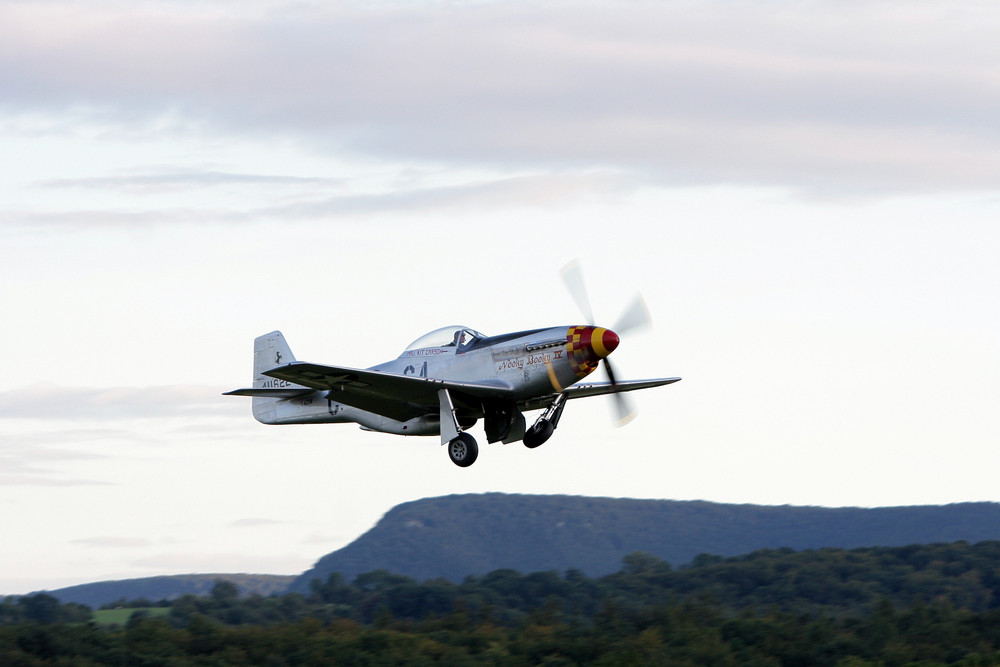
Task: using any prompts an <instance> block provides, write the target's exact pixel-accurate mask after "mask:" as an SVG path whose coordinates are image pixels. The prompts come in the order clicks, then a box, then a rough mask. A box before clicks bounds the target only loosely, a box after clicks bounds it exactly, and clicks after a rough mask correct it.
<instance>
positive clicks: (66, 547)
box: [0, 0, 1000, 594]
mask: <svg viewBox="0 0 1000 667" xmlns="http://www.w3.org/2000/svg"><path fill="white" fill-rule="evenodd" d="M998 29H1000V6H997V5H995V4H992V3H951V2H945V1H943V0H927V1H921V2H903V1H902V0H888V1H885V2H878V1H876V2H868V1H866V2H852V1H850V0H848V1H847V2H835V3H834V2H821V1H806V2H802V1H801V0H764V1H763V2H741V1H735V0H732V1H730V0H666V1H665V2H640V1H632V2H614V3H611V2H601V1H599V0H593V1H579V2H552V3H544V4H539V3H534V2H527V1H522V0H509V1H504V0H498V1H496V2H490V1H485V2H482V1H481V2H381V3H367V2H365V3H362V2H308V1H304V2H294V1H291V0H289V1H287V2H285V1H278V0H275V1H273V2H264V1H257V2H254V1H248V2H243V3H235V4H234V3H228V2H211V1H209V2H184V1H181V0H176V1H172V2H171V1H168V2H153V1H148V0H139V1H136V2H131V1H130V2H124V1H113V0H107V1H90V2H88V1H82V2H71V1H69V0H51V1H49V0H43V1H41V2H19V1H13V2H11V1H0V147H2V148H0V150H2V156H3V159H2V160H0V313H2V315H0V318H2V322H3V333H2V339H0V340H2V342H3V349H4V368H3V371H2V372H0V533H2V535H3V548H2V549H0V593H2V594H19V593H27V592H30V591H35V590H41V589H49V590H51V589H55V588H59V587H62V586H66V585H72V584H78V583H86V582H92V581H101V580H107V579H124V578H133V577H144V576H154V575H161V574H181V573H191V572H202V573H219V572H255V573H270V574H298V573H300V572H302V571H304V570H306V569H308V568H309V567H310V566H311V565H312V564H313V563H314V562H315V561H316V560H317V559H319V558H320V557H321V556H322V555H324V554H326V553H329V552H331V551H334V550H336V549H338V548H340V547H342V546H344V545H346V544H348V543H350V542H351V541H353V540H354V539H355V538H357V537H358V536H359V535H361V534H362V533H364V532H365V531H366V530H367V529H368V528H370V527H371V526H372V525H374V524H375V522H377V521H378V519H379V518H380V517H381V516H382V515H383V514H384V513H385V512H387V511H388V510H389V509H390V508H391V507H393V506H394V505H396V504H398V503H402V502H407V501H412V500H416V499H419V498H424V497H432V496H440V495H447V494H455V493H483V492H506V493H537V494H572V495H585V496H609V497H633V498H657V499H681V500H684V499H703V500H710V501H716V502H726V503H760V504H773V505H783V504H791V505H823V506H834V507H839V506H864V507H874V506H897V505H919V504H943V503H954V502H964V501H1000V491H998V489H1000V486H998V485H997V482H996V472H995V471H996V470H997V469H998V468H1000V448H998V447H997V445H998V443H1000V425H998V419H997V406H998V405H1000V336H998V331H1000V308H998V305H997V303H998V296H1000V295H998V292H1000V290H998V286H1000V262H997V261H996V256H997V251H998V248H1000V228H998V220H1000V131H998V125H997V120H996V119H997V118H998V117H1000V69H998V68H997V65H996V63H997V62H1000V41H998V40H997V39H996V34H997V31H998ZM571 261H579V262H580V265H581V266H582V267H583V270H584V273H585V275H586V278H587V280H588V288H589V292H590V298H591V301H592V304H593V309H594V311H595V314H596V318H597V323H598V324H602V325H604V326H613V325H614V322H615V320H616V318H617V317H618V316H619V314H620V313H621V312H622V310H623V309H624V308H625V306H626V305H627V304H628V302H629V301H630V300H631V299H632V297H633V296H634V294H635V293H637V292H641V293H642V295H643V296H644V298H645V300H646V302H647V304H648V307H649V309H650V311H651V313H652V316H653V320H654V326H653V327H652V328H650V329H648V330H646V331H642V332H635V333H632V334H629V335H626V336H623V340H622V343H621V345H620V347H619V348H618V350H616V351H615V353H614V355H613V360H614V361H615V362H616V371H617V374H618V376H619V377H623V378H635V379H639V378H649V377H671V376H681V377H683V378H684V379H683V381H682V382H679V383H677V384H673V385H669V386H667V387H661V388H657V389H652V390H648V391H644V392H636V393H634V394H632V395H631V396H632V398H633V399H634V403H635V404H636V406H637V408H638V410H639V414H638V417H637V419H636V420H635V421H633V422H632V423H631V424H629V425H628V426H626V427H624V428H621V429H616V428H614V425H613V422H612V408H611V405H610V401H609V400H607V399H606V397H599V398H593V399H588V400H586V401H583V400H581V401H574V402H573V403H571V404H569V406H568V407H567V409H566V411H565V413H564V415H563V419H562V420H561V422H560V426H559V429H558V430H557V431H556V433H555V435H554V436H553V438H552V439H551V440H550V441H549V442H547V443H546V444H545V445H544V446H543V447H540V448H538V449H536V450H528V449H526V448H525V447H523V446H521V445H520V444H511V445H502V444H499V443H497V444H492V445H488V444H486V438H485V435H484V434H483V431H482V426H481V425H478V426H477V427H475V428H474V429H473V430H472V433H473V435H475V436H476V437H477V438H478V439H479V441H480V444H481V451H480V456H479V460H478V461H477V463H476V464H475V465H474V466H472V467H471V468H468V469H459V468H457V467H456V466H454V465H453V464H451V463H450V461H449V460H448V457H447V454H446V452H445V451H444V449H443V448H441V446H440V444H439V441H438V438H436V437H429V438H418V437H408V438H403V437H399V436H392V435H383V434H377V433H369V432H362V431H360V430H359V429H358V428H356V427H355V426H353V425H301V426H282V427H273V426H272V427H268V426H263V425H261V424H258V423H257V422H255V421H254V420H253V419H252V417H251V415H250V404H249V399H246V398H240V397H230V396H222V395H221V394H222V392H224V391H228V390H231V389H236V388H239V387H244V386H248V385H249V383H250V380H251V358H252V346H253V339H254V337H255V336H257V335H260V334H262V333H265V332H268V331H272V330H274V329H280V330H281V331H282V332H283V333H284V335H285V337H286V339H287V340H288V342H289V344H290V345H291V348H292V350H293V351H294V353H295V355H296V356H297V357H298V358H299V359H301V360H306V361H313V362H317V363H326V364H336V365H344V366H354V367H367V366H372V365H375V364H377V363H380V362H384V361H386V360H389V359H392V358H395V357H396V356H397V355H398V354H399V353H400V352H401V351H402V350H403V349H404V348H405V347H406V346H407V345H408V344H409V343H410V342H411V341H413V340H414V339H416V338H417V337H419V336H420V335H422V334H423V333H425V332H427V331H430V330H432V329H436V328H438V327H441V326H445V325H450V324H465V325H468V326H471V327H473V328H475V329H477V330H479V331H482V332H484V333H486V334H499V333H504V332H510V331H519V330H524V329H529V328H537V327H543V326H555V325H571V324H581V323H584V322H582V319H583V317H582V315H581V314H580V313H579V311H578V310H577V309H576V306H575V305H574V302H573V299H572V298H571V297H570V295H569V294H568V292H567V290H566V289H565V288H564V286H563V285H562V283H561V280H560V275H559V274H560V268H561V267H563V266H565V265H566V264H567V263H569V262H571ZM598 379H602V378H600V377H598ZM532 416H533V415H529V419H531V418H532ZM469 520H470V521H475V520H476V519H475V517H469Z"/></svg>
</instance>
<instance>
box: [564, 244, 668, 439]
mask: <svg viewBox="0 0 1000 667" xmlns="http://www.w3.org/2000/svg"><path fill="white" fill-rule="evenodd" d="M560 274H561V275H562V279H563V283H564V284H565V285H566V289H568V290H569V293H570V295H571V296H572V297H573V300H574V301H575V302H576V305H577V308H579V309H580V313H581V314H583V316H584V317H585V318H586V319H587V324H589V325H591V326H595V324H594V311H593V309H592V308H591V307H590V297H589V296H588V295H587V284H586V281H584V279H583V270H582V269H581V268H580V262H579V261H577V260H573V261H571V262H570V263H569V264H567V265H566V266H564V267H563V268H562V270H561V271H560ZM650 324H652V318H651V317H650V315H649V309H648V308H647V307H646V302H645V300H643V298H642V295H639V294H637V295H636V296H635V298H634V299H633V300H632V301H631V302H630V303H629V305H628V306H627V307H626V308H625V310H624V312H622V314H621V315H620V316H619V317H618V321H617V322H616V323H615V327H614V331H615V332H616V333H618V334H619V335H621V334H624V333H627V332H634V331H637V330H639V329H643V328H645V327H648V326H649V325H650ZM601 362H602V363H603V365H604V371H605V372H606V373H607V374H608V380H609V381H610V382H611V386H612V387H615V386H617V385H618V381H617V380H616V379H615V371H614V367H613V366H612V365H611V361H610V359H609V358H608V357H604V358H603V359H602V360H601ZM611 398H612V400H613V404H614V411H615V422H616V425H617V426H624V425H625V424H628V423H629V422H630V421H632V420H633V419H635V414H636V412H635V408H634V407H633V405H632V402H631V401H630V400H629V399H628V397H627V396H626V395H625V394H624V393H622V392H617V391H616V392H614V393H612V394H611Z"/></svg>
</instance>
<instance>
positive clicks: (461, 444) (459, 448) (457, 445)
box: [448, 433, 479, 468]
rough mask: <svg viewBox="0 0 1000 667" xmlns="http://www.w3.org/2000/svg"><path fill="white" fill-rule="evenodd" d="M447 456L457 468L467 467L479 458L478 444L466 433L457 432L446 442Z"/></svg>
mask: <svg viewBox="0 0 1000 667" xmlns="http://www.w3.org/2000/svg"><path fill="white" fill-rule="evenodd" d="M448 458H450V459H451V462H452V463H454V464H455V465H457V466H458V467H459V468H468V467H469V466H471V465H472V464H473V463H475V462H476V459H477V458H479V445H477V444H476V439H475V438H473V437H472V436H471V435H469V434H468V433H459V434H458V437H457V438H455V439H454V440H452V441H451V442H449V443H448Z"/></svg>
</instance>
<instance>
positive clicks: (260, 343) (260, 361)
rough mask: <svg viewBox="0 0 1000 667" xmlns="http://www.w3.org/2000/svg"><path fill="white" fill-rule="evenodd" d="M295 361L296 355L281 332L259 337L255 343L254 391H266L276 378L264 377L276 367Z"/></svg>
mask: <svg viewBox="0 0 1000 667" xmlns="http://www.w3.org/2000/svg"><path fill="white" fill-rule="evenodd" d="M293 361H295V355H294V354H292V350H291V348H289V347H288V343H286V342H285V337H284V336H282V335H281V332H280V331H272V332H271V333H267V334H264V335H263V336H257V337H256V338H255V339H254V341H253V386H254V389H266V388H268V387H270V385H269V384H268V383H273V382H274V378H269V377H267V376H266V375H264V371H269V370H271V369H272V368H274V367H275V366H281V365H282V364H287V363H291V362H293Z"/></svg>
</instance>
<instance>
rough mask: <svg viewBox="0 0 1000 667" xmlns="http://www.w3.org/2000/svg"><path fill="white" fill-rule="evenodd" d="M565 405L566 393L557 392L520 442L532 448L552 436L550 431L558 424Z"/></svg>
mask: <svg viewBox="0 0 1000 667" xmlns="http://www.w3.org/2000/svg"><path fill="white" fill-rule="evenodd" d="M565 407H566V394H559V395H558V396H556V400H554V401H552V405H550V406H549V407H547V408H545V412H543V413H542V416H541V417H539V418H538V420H537V421H536V422H535V423H534V424H532V425H531V428H529V429H528V430H527V431H525V432H524V438H522V442H523V443H524V446H525V447H527V448H528V449H534V448H535V447H538V446H539V445H541V444H543V443H544V442H545V441H546V440H548V439H549V438H551V437H552V432H553V431H555V430H556V426H558V425H559V418H560V417H562V411H563V408H565Z"/></svg>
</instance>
